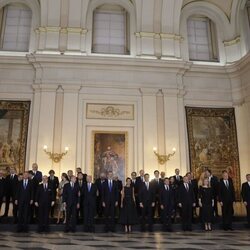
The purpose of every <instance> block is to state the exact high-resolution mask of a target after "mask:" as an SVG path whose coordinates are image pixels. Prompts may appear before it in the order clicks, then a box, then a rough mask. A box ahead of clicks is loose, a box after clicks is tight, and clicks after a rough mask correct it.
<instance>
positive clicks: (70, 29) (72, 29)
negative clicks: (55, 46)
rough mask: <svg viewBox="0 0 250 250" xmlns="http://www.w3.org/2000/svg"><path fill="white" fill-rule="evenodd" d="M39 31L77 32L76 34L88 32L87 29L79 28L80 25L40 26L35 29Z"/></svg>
mask: <svg viewBox="0 0 250 250" xmlns="http://www.w3.org/2000/svg"><path fill="white" fill-rule="evenodd" d="M35 31H36V32H37V33H42V32H44V33H45V32H60V33H63V34H68V33H76V34H81V35H82V34H86V33H87V32H88V30H87V29H83V28H79V27H55V26H46V27H39V28H37V29H36V30H35Z"/></svg>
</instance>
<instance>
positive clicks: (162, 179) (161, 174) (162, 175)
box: [160, 171, 166, 183]
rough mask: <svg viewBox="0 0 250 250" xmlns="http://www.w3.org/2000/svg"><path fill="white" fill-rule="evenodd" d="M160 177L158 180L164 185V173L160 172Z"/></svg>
mask: <svg viewBox="0 0 250 250" xmlns="http://www.w3.org/2000/svg"><path fill="white" fill-rule="evenodd" d="M160 176H161V178H160V179H161V181H162V183H164V180H165V177H166V172H164V171H161V173H160Z"/></svg>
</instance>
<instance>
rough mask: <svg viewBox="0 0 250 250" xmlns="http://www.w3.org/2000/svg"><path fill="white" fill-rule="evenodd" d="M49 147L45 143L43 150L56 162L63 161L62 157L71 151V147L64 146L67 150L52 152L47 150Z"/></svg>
mask: <svg viewBox="0 0 250 250" xmlns="http://www.w3.org/2000/svg"><path fill="white" fill-rule="evenodd" d="M47 149H48V146H47V145H44V146H43V151H44V152H45V153H46V154H47V155H48V156H49V158H50V159H51V160H52V161H53V162H55V163H58V162H60V161H61V159H62V158H63V156H65V155H66V154H67V153H68V151H69V147H65V148H64V150H65V152H63V153H60V154H59V153H52V152H49V151H47Z"/></svg>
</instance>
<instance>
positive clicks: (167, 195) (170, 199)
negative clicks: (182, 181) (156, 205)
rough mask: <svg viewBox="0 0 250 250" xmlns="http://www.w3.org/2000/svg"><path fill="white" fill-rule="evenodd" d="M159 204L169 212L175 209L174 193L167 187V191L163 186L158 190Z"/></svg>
mask: <svg viewBox="0 0 250 250" xmlns="http://www.w3.org/2000/svg"><path fill="white" fill-rule="evenodd" d="M160 204H161V205H163V206H164V208H165V207H166V208H167V209H168V210H169V211H170V210H173V209H174V207H175V191H174V189H173V188H172V187H171V186H169V190H168V191H167V190H166V189H165V185H163V186H162V187H161V189H160Z"/></svg>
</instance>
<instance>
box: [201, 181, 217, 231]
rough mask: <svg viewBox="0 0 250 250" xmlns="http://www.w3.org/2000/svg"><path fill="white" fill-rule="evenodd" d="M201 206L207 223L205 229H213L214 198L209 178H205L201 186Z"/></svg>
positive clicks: (204, 220) (202, 215) (203, 217)
mask: <svg viewBox="0 0 250 250" xmlns="http://www.w3.org/2000/svg"><path fill="white" fill-rule="evenodd" d="M199 206H200V211H201V220H202V222H203V223H204V224H205V230H206V231H211V230H212V228H211V222H212V216H213V206H214V198H213V191H212V188H211V187H210V185H209V179H208V178H205V179H204V180H203V183H202V186H200V188H199Z"/></svg>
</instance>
